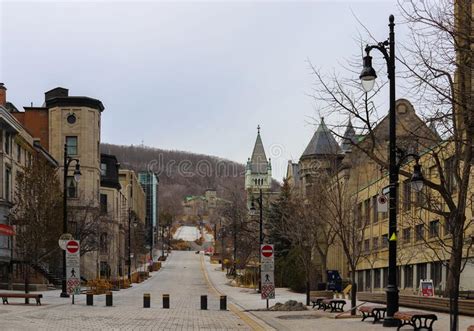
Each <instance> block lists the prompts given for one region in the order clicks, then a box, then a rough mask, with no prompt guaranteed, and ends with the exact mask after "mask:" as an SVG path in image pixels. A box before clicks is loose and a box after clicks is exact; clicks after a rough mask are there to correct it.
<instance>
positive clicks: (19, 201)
mask: <svg viewBox="0 0 474 331" xmlns="http://www.w3.org/2000/svg"><path fill="white" fill-rule="evenodd" d="M61 221H62V194H61V190H60V186H59V181H58V178H57V176H56V169H55V167H54V166H53V165H52V164H50V163H49V162H48V161H47V160H45V159H44V158H42V157H41V156H38V155H35V156H34V157H33V158H32V162H31V163H30V164H29V165H28V166H26V167H25V168H23V172H21V173H20V172H19V173H17V181H16V190H15V206H14V208H13V210H12V222H13V224H14V225H16V238H15V239H16V241H15V243H16V247H15V251H16V253H17V255H19V257H20V258H21V259H22V260H23V261H24V262H25V263H26V264H28V265H33V266H37V265H38V264H40V263H43V262H46V261H47V262H49V263H46V264H47V265H48V269H52V268H53V267H54V266H53V265H52V264H54V263H55V262H56V264H57V265H56V267H59V264H58V261H59V256H60V255H59V253H60V249H59V247H58V239H59V236H60V235H61V233H62V226H61V224H62V223H61ZM25 270H26V273H25V282H26V283H28V267H25ZM26 290H27V288H26V287H25V291H26Z"/></svg>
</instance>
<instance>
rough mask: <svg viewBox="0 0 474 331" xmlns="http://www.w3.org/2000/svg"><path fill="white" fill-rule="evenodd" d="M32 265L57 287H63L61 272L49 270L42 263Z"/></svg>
mask: <svg viewBox="0 0 474 331" xmlns="http://www.w3.org/2000/svg"><path fill="white" fill-rule="evenodd" d="M31 267H32V268H33V269H35V271H37V272H39V273H40V274H42V275H43V276H44V278H46V279H47V280H48V281H49V282H50V283H51V284H53V285H54V286H56V287H61V280H62V277H61V276H60V275H59V274H57V273H54V272H51V271H49V269H48V268H47V267H46V266H44V265H41V264H31Z"/></svg>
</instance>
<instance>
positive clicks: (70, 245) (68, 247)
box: [66, 240, 79, 254]
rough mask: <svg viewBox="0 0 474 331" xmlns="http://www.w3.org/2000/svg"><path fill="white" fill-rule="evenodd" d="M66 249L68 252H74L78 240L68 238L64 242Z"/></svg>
mask: <svg viewBox="0 0 474 331" xmlns="http://www.w3.org/2000/svg"><path fill="white" fill-rule="evenodd" d="M66 251H67V252H68V253H69V254H75V253H77V252H78V251H79V242H78V241H76V240H69V241H68V242H67V244H66Z"/></svg>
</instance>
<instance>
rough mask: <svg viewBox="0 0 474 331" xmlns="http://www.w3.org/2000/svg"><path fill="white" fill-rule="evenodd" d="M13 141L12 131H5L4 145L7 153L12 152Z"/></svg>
mask: <svg viewBox="0 0 474 331" xmlns="http://www.w3.org/2000/svg"><path fill="white" fill-rule="evenodd" d="M11 143H12V135H11V133H9V132H5V146H4V151H5V154H10V147H11Z"/></svg>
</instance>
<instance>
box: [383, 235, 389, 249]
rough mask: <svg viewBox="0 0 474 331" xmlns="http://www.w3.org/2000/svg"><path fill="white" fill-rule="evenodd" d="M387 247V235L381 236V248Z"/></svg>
mask: <svg viewBox="0 0 474 331" xmlns="http://www.w3.org/2000/svg"><path fill="white" fill-rule="evenodd" d="M387 247H388V233H386V234H384V235H382V248H387Z"/></svg>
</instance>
